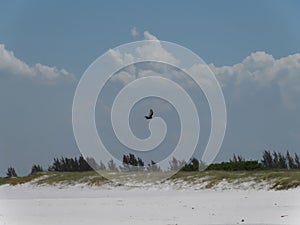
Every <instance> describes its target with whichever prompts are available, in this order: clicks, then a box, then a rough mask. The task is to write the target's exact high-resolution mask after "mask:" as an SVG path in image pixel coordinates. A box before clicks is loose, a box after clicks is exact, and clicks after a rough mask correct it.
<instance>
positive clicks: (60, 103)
mask: <svg viewBox="0 0 300 225" xmlns="http://www.w3.org/2000/svg"><path fill="white" fill-rule="evenodd" d="M299 10H300V3H299V2H297V1H243V2H241V1H202V2H201V1H189V2H181V3H175V2H172V1H169V2H168V1H165V2H159V1H151V2H150V1H146V2H140V1H131V2H130V4H128V3H126V2H116V1H106V2H98V1H89V2H79V3H72V4H70V2H67V1H64V2H63V1H49V2H41V1H26V2H25V1H2V2H1V3H0V102H1V108H0V174H4V173H5V170H6V168H7V167H8V166H13V167H15V168H16V170H17V172H19V173H20V174H22V173H23V174H24V173H28V172H29V171H30V167H31V165H32V164H33V163H39V164H42V165H43V166H44V167H46V168H47V165H49V164H50V163H51V161H52V159H53V158H54V157H60V156H78V155H79V154H80V152H79V150H78V149H77V147H76V143H75V139H74V137H73V132H72V121H71V119H72V111H71V110H72V101H73V96H74V92H75V89H76V86H77V83H78V81H79V80H80V77H81V76H82V74H83V72H84V71H85V70H86V68H87V67H88V66H89V65H90V64H91V63H92V62H93V61H94V60H95V59H96V58H97V57H99V56H100V55H102V54H103V53H105V52H106V51H107V50H109V49H111V48H114V47H116V46H118V45H121V44H124V43H127V42H131V41H137V40H144V39H149V37H153V38H157V39H159V40H164V41H171V42H175V43H178V44H180V45H182V46H184V47H187V48H189V49H191V50H192V51H193V52H195V53H196V54H198V55H199V56H200V57H201V58H202V59H203V60H205V61H206V63H207V64H209V66H210V68H211V69H212V71H213V72H214V73H215V74H216V76H217V79H218V80H219V82H220V84H221V86H222V90H223V93H224V97H225V100H226V105H227V113H228V115H227V116H228V123H227V131H226V135H225V139H224V142H223V146H222V148H221V151H220V153H219V155H218V157H217V158H216V161H221V160H228V158H229V157H231V156H232V154H233V153H236V154H242V155H243V156H245V157H246V158H252V159H259V158H260V157H261V152H262V150H264V149H271V150H277V151H285V150H286V149H289V150H290V151H291V152H298V153H300V119H299V114H300V54H299V53H300V29H299V22H298V21H300V15H299V13H298V12H299ZM121 81H122V80H121ZM123 81H124V80H123ZM111 90H112V89H111ZM107 93H108V96H109V95H110V90H109V89H108V92H107ZM200 108H201V107H200ZM141 110H144V109H141V108H140V109H137V111H136V112H141ZM133 113H135V111H133ZM161 113H162V115H163V113H164V112H161ZM172 115H173V114H172ZM172 118H175V119H176V118H177V115H176V114H174V115H173V116H172ZM99 120H100V121H101V117H100V118H99ZM100 123H101V122H100ZM141 124H142V123H139V125H141ZM142 125H143V124H142ZM174 126H175V127H176V126H177V125H176V124H175V125H174ZM133 127H134V124H133ZM134 129H135V130H136V131H138V132H140V130H139V129H141V127H138V126H137V127H134ZM104 130H105V129H104ZM101 132H102V131H101ZM145 134H147V132H146V133H145ZM106 135H107V137H109V136H110V133H107V134H106ZM174 135H175V137H176V135H177V134H176V133H175V134H174ZM204 135H205V132H204ZM141 136H143V135H141ZM170 140H171V139H170ZM108 142H109V141H108ZM111 143H112V144H114V143H115V140H114V139H112V140H111ZM172 144H174V143H173V142H171V145H172Z"/></svg>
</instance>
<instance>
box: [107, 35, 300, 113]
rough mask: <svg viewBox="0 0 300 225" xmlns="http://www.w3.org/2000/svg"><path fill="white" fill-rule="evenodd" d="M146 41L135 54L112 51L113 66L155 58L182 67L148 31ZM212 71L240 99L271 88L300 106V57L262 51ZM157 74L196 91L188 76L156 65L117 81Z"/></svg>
mask: <svg viewBox="0 0 300 225" xmlns="http://www.w3.org/2000/svg"><path fill="white" fill-rule="evenodd" d="M144 39H145V40H151V41H153V42H150V43H149V44H146V45H143V46H140V47H138V48H136V50H135V53H134V54H122V53H120V52H118V51H117V50H110V54H111V59H112V62H114V63H120V64H121V63H124V62H127V63H128V62H132V61H133V60H134V59H139V58H142V59H145V58H148V57H149V56H151V58H154V59H155V58H157V59H158V61H161V59H166V60H168V61H169V62H170V61H171V62H172V63H173V65H175V66H176V65H179V64H180V59H177V58H175V57H174V55H172V54H171V53H170V52H168V51H167V50H166V49H165V48H163V46H162V43H161V42H160V41H159V40H158V38H157V37H156V36H154V35H153V34H151V33H149V32H148V31H145V32H144ZM132 67H133V68H134V67H135V66H132ZM209 67H210V69H211V70H212V71H213V72H214V73H215V74H216V77H217V78H218V80H219V82H220V84H221V86H222V87H223V89H226V88H228V87H229V88H230V89H234V90H235V91H236V92H235V93H236V94H237V95H239V94H241V95H242V94H245V93H244V92H245V89H246V88H245V87H246V86H247V88H248V89H249V88H253V89H255V90H263V91H268V90H270V88H271V89H272V90H274V89H278V90H279V92H280V93H279V96H280V100H281V101H282V102H283V103H284V104H285V105H286V106H288V107H291V108H293V107H296V106H297V105H299V103H300V101H299V96H300V54H293V55H289V56H287V57H283V58H279V59H275V58H274V57H273V56H272V55H271V54H268V53H266V52H263V51H258V52H254V53H252V54H250V55H249V56H247V57H246V58H245V59H244V60H243V61H242V62H240V63H237V64H235V65H232V66H221V67H216V66H215V65H213V64H210V65H209ZM203 69H204V70H207V66H206V65H193V66H192V67H191V68H187V69H186V71H188V72H189V71H195V70H199V74H201V71H202V70H203ZM143 70H144V71H143ZM149 71H153V72H154V73H151V72H149ZM153 74H161V75H162V76H164V77H166V78H169V79H173V80H175V81H177V82H179V83H180V84H181V85H182V86H183V87H185V88H192V87H196V85H193V83H192V81H191V79H189V78H187V76H184V75H183V73H182V72H180V71H177V70H174V69H170V67H166V66H165V65H159V64H154V63H152V64H151V63H149V66H148V67H147V66H144V68H143V66H142V67H141V66H140V68H139V69H134V71H133V72H130V71H126V73H122V74H120V75H119V77H118V78H116V79H114V80H118V79H119V80H121V82H122V83H123V84H127V83H129V82H131V81H132V80H134V79H136V78H139V77H143V76H150V75H153ZM199 80H200V81H201V82H202V83H203V85H206V86H209V84H210V83H211V80H209V79H204V78H203V79H202V78H199ZM250 86H251V87H250ZM253 94H254V93H253Z"/></svg>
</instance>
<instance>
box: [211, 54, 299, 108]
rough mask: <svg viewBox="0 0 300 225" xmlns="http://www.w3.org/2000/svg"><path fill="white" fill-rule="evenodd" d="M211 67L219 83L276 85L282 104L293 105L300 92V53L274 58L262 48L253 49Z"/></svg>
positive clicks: (297, 100)
mask: <svg viewBox="0 0 300 225" xmlns="http://www.w3.org/2000/svg"><path fill="white" fill-rule="evenodd" d="M210 68H211V69H212V71H213V72H214V73H215V74H216V75H217V77H218V78H219V79H220V81H221V83H222V84H223V86H225V87H226V86H227V85H231V86H232V85H233V86H234V87H239V86H241V85H242V83H250V82H252V83H254V84H255V85H256V86H257V88H272V87H276V86H278V87H279V89H280V96H281V100H282V101H283V103H284V104H286V106H289V107H295V106H296V104H299V96H300V54H293V55H289V56H287V57H283V58H280V59H275V58H274V57H273V56H272V55H270V54H267V53H265V52H255V53H252V54H251V55H250V56H247V57H246V58H245V59H244V60H243V61H242V62H241V63H238V64H235V65H233V66H223V67H215V66H214V65H210Z"/></svg>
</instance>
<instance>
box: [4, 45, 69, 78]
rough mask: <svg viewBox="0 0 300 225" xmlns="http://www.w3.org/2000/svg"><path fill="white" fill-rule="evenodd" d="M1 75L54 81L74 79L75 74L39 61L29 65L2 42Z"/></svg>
mask: <svg viewBox="0 0 300 225" xmlns="http://www.w3.org/2000/svg"><path fill="white" fill-rule="evenodd" d="M0 76H21V77H26V78H32V79H39V80H44V81H54V80H57V79H59V78H63V79H70V80H73V79H74V76H73V75H72V74H71V73H69V72H68V71H66V70H65V69H58V68H56V67H50V66H46V65H42V64H40V63H37V64H35V65H28V64H27V63H25V62H24V61H22V60H21V59H19V58H17V57H16V56H15V55H14V53H13V52H12V51H9V50H7V49H6V48H5V45H3V44H0Z"/></svg>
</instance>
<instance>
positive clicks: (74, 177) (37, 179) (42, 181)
mask: <svg viewBox="0 0 300 225" xmlns="http://www.w3.org/2000/svg"><path fill="white" fill-rule="evenodd" d="M126 175H128V174H124V176H126ZM180 181H184V182H186V183H190V184H198V183H201V182H203V183H204V182H205V186H204V188H212V187H214V186H216V185H218V184H219V183H220V182H224V181H225V182H227V183H229V184H232V186H235V185H236V186H238V185H240V184H242V183H250V182H251V183H252V185H255V184H259V183H261V184H264V183H266V184H268V186H269V189H273V190H287V189H291V188H296V187H299V186H300V171H299V170H261V171H220V170H218V171H200V172H196V171H195V172H178V173H177V174H175V175H173V176H172V177H171V178H169V179H168V180H167V181H165V182H180ZM27 182H32V183H34V184H36V185H76V184H87V185H92V186H101V185H103V184H106V183H108V182H109V181H108V180H107V179H106V178H104V177H102V176H100V175H99V174H98V173H96V172H94V171H90V172H43V173H37V174H34V175H29V176H24V177H16V178H0V185H3V184H9V185H17V184H23V183H27ZM250 187H251V186H250Z"/></svg>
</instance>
